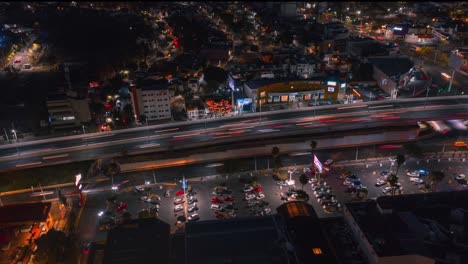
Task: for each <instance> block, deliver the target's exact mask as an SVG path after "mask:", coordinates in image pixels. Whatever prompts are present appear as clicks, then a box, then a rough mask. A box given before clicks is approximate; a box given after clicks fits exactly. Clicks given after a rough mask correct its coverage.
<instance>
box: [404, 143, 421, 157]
mask: <svg viewBox="0 0 468 264" xmlns="http://www.w3.org/2000/svg"><path fill="white" fill-rule="evenodd" d="M403 147H404V148H405V150H406V153H407V154H408V155H411V156H414V157H416V158H419V157H421V156H422V154H423V151H422V149H421V147H420V146H419V145H418V144H416V143H408V144H405V145H404V146H403Z"/></svg>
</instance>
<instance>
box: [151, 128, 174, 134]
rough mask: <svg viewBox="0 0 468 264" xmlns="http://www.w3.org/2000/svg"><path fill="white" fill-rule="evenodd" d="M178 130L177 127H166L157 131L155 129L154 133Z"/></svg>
mask: <svg viewBox="0 0 468 264" xmlns="http://www.w3.org/2000/svg"><path fill="white" fill-rule="evenodd" d="M176 130H179V128H178V127H176V128H169V129H164V130H157V131H154V133H161V132H169V131H176Z"/></svg>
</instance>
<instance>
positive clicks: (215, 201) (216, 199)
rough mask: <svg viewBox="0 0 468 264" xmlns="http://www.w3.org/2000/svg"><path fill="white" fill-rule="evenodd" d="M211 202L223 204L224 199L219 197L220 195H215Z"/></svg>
mask: <svg viewBox="0 0 468 264" xmlns="http://www.w3.org/2000/svg"><path fill="white" fill-rule="evenodd" d="M211 202H212V203H215V204H221V203H223V201H222V200H221V199H219V198H218V197H213V198H212V199H211Z"/></svg>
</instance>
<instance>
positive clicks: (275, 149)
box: [271, 146, 283, 170]
mask: <svg viewBox="0 0 468 264" xmlns="http://www.w3.org/2000/svg"><path fill="white" fill-rule="evenodd" d="M279 152H280V149H279V148H278V147H276V146H275V147H273V148H272V149H271V155H272V156H273V162H274V164H275V168H276V169H277V170H278V169H280V168H282V167H283V164H282V161H281V158H280V155H279Z"/></svg>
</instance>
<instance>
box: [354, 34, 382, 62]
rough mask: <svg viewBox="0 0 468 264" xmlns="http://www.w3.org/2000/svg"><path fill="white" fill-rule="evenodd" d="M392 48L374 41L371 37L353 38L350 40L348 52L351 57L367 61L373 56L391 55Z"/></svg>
mask: <svg viewBox="0 0 468 264" xmlns="http://www.w3.org/2000/svg"><path fill="white" fill-rule="evenodd" d="M389 49H390V47H386V46H385V45H384V44H381V43H379V42H376V41H374V40H373V39H372V38H369V37H352V38H350V39H349V40H348V43H347V46H346V51H347V53H348V54H349V55H350V56H351V57H355V58H358V59H360V60H365V58H367V57H372V56H386V55H389V54H390V50H389Z"/></svg>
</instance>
